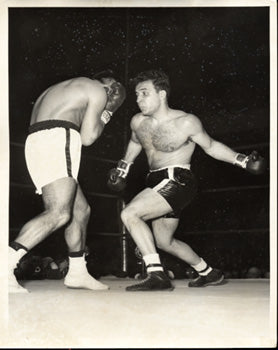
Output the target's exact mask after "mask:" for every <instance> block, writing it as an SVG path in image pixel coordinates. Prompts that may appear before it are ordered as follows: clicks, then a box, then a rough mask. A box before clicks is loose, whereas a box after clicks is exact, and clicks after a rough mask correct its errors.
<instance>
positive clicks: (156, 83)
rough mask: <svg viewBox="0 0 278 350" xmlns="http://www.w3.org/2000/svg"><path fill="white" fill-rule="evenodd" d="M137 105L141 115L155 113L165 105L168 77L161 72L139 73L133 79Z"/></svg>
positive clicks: (168, 88)
mask: <svg viewBox="0 0 278 350" xmlns="http://www.w3.org/2000/svg"><path fill="white" fill-rule="evenodd" d="M132 82H133V84H134V85H135V92H136V96H137V104H138V106H139V108H140V110H141V112H142V113H143V115H146V116H149V115H153V114H154V113H156V112H157V111H158V110H159V109H160V108H161V107H162V108H163V107H164V106H165V105H167V103H168V102H167V99H168V96H169V93H170V83H169V78H168V76H167V75H166V74H165V73H164V72H163V71H161V70H149V71H145V72H141V73H139V74H138V75H137V76H136V77H135V78H134V79H133V81H132Z"/></svg>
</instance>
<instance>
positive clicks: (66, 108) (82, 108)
mask: <svg viewBox="0 0 278 350" xmlns="http://www.w3.org/2000/svg"><path fill="white" fill-rule="evenodd" d="M100 87H101V85H100V83H99V82H98V81H96V80H91V79H88V78H83V77H81V78H74V79H70V80H66V81H63V82H61V83H58V84H56V85H53V86H51V87H49V88H48V89H47V90H46V91H44V92H43V93H42V94H41V96H40V97H39V98H38V99H37V101H36V103H35V105H34V108H33V111H32V116H31V123H30V124H34V123H37V122H41V121H45V120H51V119H60V120H67V121H70V122H72V123H74V124H76V125H78V126H79V127H80V126H81V123H82V120H83V117H84V115H85V113H86V109H87V105H88V100H89V94H88V91H89V90H90V95H91V92H92V89H96V90H97V89H99V88H100Z"/></svg>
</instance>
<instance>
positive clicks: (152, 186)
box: [108, 70, 265, 291]
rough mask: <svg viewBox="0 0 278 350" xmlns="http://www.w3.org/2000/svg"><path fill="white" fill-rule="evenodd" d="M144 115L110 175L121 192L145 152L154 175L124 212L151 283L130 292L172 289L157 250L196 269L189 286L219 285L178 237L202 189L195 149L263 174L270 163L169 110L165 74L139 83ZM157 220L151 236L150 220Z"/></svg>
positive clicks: (218, 276)
mask: <svg viewBox="0 0 278 350" xmlns="http://www.w3.org/2000/svg"><path fill="white" fill-rule="evenodd" d="M134 81H135V92H136V95H137V104H138V107H139V109H140V110H141V112H140V113H138V114H136V115H135V116H134V117H133V118H132V120H131V131H132V134H131V139H130V141H129V144H128V146H127V150H126V153H125V156H124V158H123V159H122V160H121V161H119V163H118V166H117V168H116V169H112V170H111V171H110V174H109V180H108V186H109V187H110V188H111V189H113V190H116V191H120V190H122V189H123V188H124V186H125V180H126V176H127V174H128V171H129V168H130V166H131V164H132V163H133V161H134V160H135V158H136V157H137V156H138V155H139V153H140V152H141V150H142V149H144V151H145V152H146V156H147V160H148V164H149V168H150V172H149V174H148V176H147V179H146V187H147V188H146V189H144V190H143V191H142V192H140V193H139V194H137V195H136V196H135V198H133V199H132V200H131V202H130V203H129V204H128V205H127V206H126V207H125V209H124V210H123V211H122V213H121V218H122V220H123V223H124V224H125V226H126V227H127V229H128V231H129V232H130V234H131V236H132V238H133V239H134V241H135V243H136V244H137V246H138V248H139V249H140V252H141V254H142V256H143V260H144V262H145V266H146V269H147V278H146V279H145V280H143V281H141V282H140V283H138V284H135V285H132V286H129V287H127V290H128V291H148V290H164V289H173V286H172V284H171V281H170V280H169V278H168V276H167V275H166V274H165V272H164V271H163V267H162V266H161V262H160V257H159V255H158V254H157V251H156V246H157V247H158V248H160V249H162V250H164V251H166V252H167V253H170V254H173V255H175V256H176V257H178V258H180V259H182V260H183V261H185V262H186V263H188V264H189V265H191V266H192V267H193V268H194V269H195V270H196V271H197V273H198V277H197V278H196V279H195V280H193V281H190V282H189V286H190V287H204V286H207V285H212V284H219V283H220V282H221V281H222V280H223V278H224V276H223V273H222V272H221V271H220V270H218V269H215V268H212V267H211V266H209V265H208V264H207V263H206V262H205V261H204V260H203V259H202V258H201V257H199V256H198V255H197V253H196V252H195V251H193V249H192V248H191V247H190V246H189V245H188V244H186V243H185V242H182V241H180V240H178V239H175V238H174V233H175V230H176V228H177V226H178V223H179V215H180V212H181V211H182V210H183V208H184V207H185V206H186V205H188V204H189V203H190V202H191V201H192V199H193V198H194V196H195V194H196V191H197V184H196V180H195V177H194V174H193V173H192V171H191V170H190V162H191V157H192V155H193V152H194V149H195V146H196V144H197V145H199V146H200V147H202V149H203V150H204V151H205V152H206V153H207V154H208V155H210V156H211V157H213V158H215V159H217V160H221V161H224V162H228V163H231V164H234V165H238V166H240V167H242V168H246V169H247V170H249V171H250V172H252V173H255V174H256V173H261V172H262V171H263V170H264V167H265V162H264V159H263V158H262V157H260V156H259V155H258V154H257V153H256V152H253V153H252V155H250V156H246V155H243V154H238V153H236V152H234V151H233V150H232V149H231V148H229V147H227V146H226V145H224V144H222V143H220V142H218V141H216V140H214V139H212V138H211V137H210V136H209V135H208V134H207V132H206V131H205V130H204V128H203V126H202V123H201V121H200V120H199V119H198V118H197V117H196V116H195V115H193V114H188V113H185V112H183V111H181V110H174V109H172V108H170V107H169V106H168V95H169V91H170V84H169V79H168V77H167V75H166V74H165V73H164V72H162V71H156V70H152V71H147V72H142V73H140V74H139V75H138V76H137V77H136V78H135V80H134ZM148 220H152V231H151V229H150V228H149V226H148V225H147V224H146V221H148Z"/></svg>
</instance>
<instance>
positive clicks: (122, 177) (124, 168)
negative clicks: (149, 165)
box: [107, 160, 132, 192]
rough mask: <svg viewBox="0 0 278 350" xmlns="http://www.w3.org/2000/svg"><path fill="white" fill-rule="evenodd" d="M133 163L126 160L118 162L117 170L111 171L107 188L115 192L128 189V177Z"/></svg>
mask: <svg viewBox="0 0 278 350" xmlns="http://www.w3.org/2000/svg"><path fill="white" fill-rule="evenodd" d="M131 164H132V163H127V162H126V161H124V160H120V161H119V162H118V165H117V168H114V169H111V170H110V171H109V174H108V182H107V186H108V187H109V188H110V189H111V190H112V191H115V192H121V191H123V190H124V189H125V187H126V177H127V174H128V172H129V168H130V166H131Z"/></svg>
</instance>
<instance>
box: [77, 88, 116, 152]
mask: <svg viewBox="0 0 278 350" xmlns="http://www.w3.org/2000/svg"><path fill="white" fill-rule="evenodd" d="M106 101H107V98H106V95H105V94H103V93H99V94H97V93H95V95H94V97H93V98H91V99H90V100H89V102H88V105H87V109H86V113H85V115H84V118H83V121H82V124H81V130H80V135H81V141H82V145H83V146H90V145H92V144H93V143H94V142H95V141H96V140H97V139H98V138H99V136H100V135H101V133H102V131H103V129H104V127H105V125H106V124H107V122H108V121H109V120H108V121H106V122H105V121H104V118H102V113H103V112H104V108H105V104H106Z"/></svg>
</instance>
